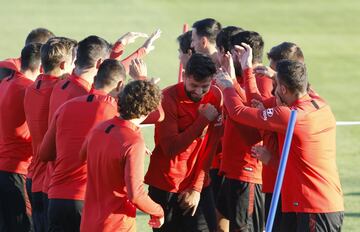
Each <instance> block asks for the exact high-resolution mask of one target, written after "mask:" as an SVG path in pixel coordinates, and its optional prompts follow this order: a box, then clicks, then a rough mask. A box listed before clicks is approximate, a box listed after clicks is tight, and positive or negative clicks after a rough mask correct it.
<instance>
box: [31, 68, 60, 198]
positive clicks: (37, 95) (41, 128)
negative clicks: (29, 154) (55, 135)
mask: <svg viewBox="0 0 360 232" xmlns="http://www.w3.org/2000/svg"><path fill="white" fill-rule="evenodd" d="M58 81H60V79H59V78H57V77H54V76H49V75H45V74H40V75H39V76H38V78H37V79H36V80H35V83H33V84H32V85H31V86H29V87H28V88H27V89H26V93H25V99H24V110H25V116H26V121H27V124H28V126H29V130H30V134H31V138H32V147H33V153H34V157H33V159H32V161H31V164H30V166H32V167H33V170H32V176H31V177H32V187H31V188H32V192H41V191H42V186H43V182H44V178H45V173H46V166H47V164H46V162H42V161H40V159H39V155H38V152H39V148H40V145H41V142H42V140H43V138H44V135H45V133H46V131H47V129H48V116H49V103H50V95H51V92H52V90H53V87H54V85H55V84H56V83H57V82H58ZM29 169H30V168H29ZM29 171H30V170H29Z"/></svg>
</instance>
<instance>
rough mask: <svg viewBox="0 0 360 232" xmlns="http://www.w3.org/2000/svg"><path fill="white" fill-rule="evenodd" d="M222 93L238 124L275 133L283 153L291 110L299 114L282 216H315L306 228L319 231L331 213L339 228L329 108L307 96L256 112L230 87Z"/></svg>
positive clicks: (274, 163) (333, 132)
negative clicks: (322, 221)
mask: <svg viewBox="0 0 360 232" xmlns="http://www.w3.org/2000/svg"><path fill="white" fill-rule="evenodd" d="M248 73H249V76H248V78H252V79H253V76H252V75H251V73H252V70H250V71H249V72H248ZM252 83H254V81H253V80H252ZM223 93H224V102H225V106H226V107H227V109H228V112H229V116H230V117H231V118H232V119H233V120H234V121H236V122H238V123H240V124H244V125H252V126H255V127H257V128H259V129H263V130H269V131H274V132H276V133H277V134H278V141H279V150H282V146H283V142H284V138H285V132H286V127H287V121H288V119H289V115H290V110H291V109H296V110H297V111H298V114H297V120H296V124H295V129H294V135H293V140H292V144H291V148H290V153H289V158H288V163H287V168H286V171H285V177H284V182H283V187H282V193H281V194H282V196H281V198H282V211H283V212H285V213H295V214H298V215H299V216H300V218H303V217H309V215H310V217H314V218H313V219H314V220H308V221H310V222H311V223H309V224H308V225H305V226H307V227H312V226H314V225H316V226H317V227H318V226H320V227H322V226H323V225H321V223H319V222H320V221H318V220H317V219H319V218H323V217H322V215H327V214H329V215H330V214H335V215H336V217H337V218H338V219H339V220H329V221H328V223H329V225H330V226H333V227H334V228H335V227H337V229H339V228H340V227H341V224H342V220H340V218H342V215H343V213H342V211H343V210H344V206H343V197H342V190H341V186H340V180H339V176H338V172H337V167H336V148H335V144H336V141H335V137H336V123H335V118H334V116H333V114H332V112H331V109H330V107H329V106H328V105H327V103H326V102H325V101H323V100H322V99H321V98H320V97H311V96H309V95H305V96H304V97H302V98H300V99H298V100H297V101H295V102H294V103H293V104H292V105H291V106H290V107H284V106H276V107H274V108H269V109H265V110H259V109H255V108H249V107H246V106H244V104H243V103H242V101H241V99H240V98H239V96H238V95H237V93H236V92H235V91H234V89H232V88H227V89H225V90H224V91H223ZM277 164H278V160H277V159H276V158H274V159H271V160H270V163H269V165H270V166H275V167H276V166H277ZM311 215H314V216H311ZM329 215H328V216H329ZM305 221H306V220H305ZM297 222H298V224H297V226H298V228H304V225H303V224H301V223H300V221H299V220H297ZM339 222H340V224H336V223H339ZM299 223H300V224H299ZM314 223H315V224H314ZM334 223H335V224H336V225H335V224H334Z"/></svg>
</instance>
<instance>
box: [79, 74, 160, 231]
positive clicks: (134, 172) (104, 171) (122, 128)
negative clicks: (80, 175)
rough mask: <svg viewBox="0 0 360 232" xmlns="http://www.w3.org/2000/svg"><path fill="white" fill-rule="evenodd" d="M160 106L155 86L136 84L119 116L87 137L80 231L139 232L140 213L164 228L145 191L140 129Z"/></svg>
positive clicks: (126, 95)
mask: <svg viewBox="0 0 360 232" xmlns="http://www.w3.org/2000/svg"><path fill="white" fill-rule="evenodd" d="M159 103H160V90H159V88H158V87H157V86H156V85H154V84H152V83H150V82H148V81H133V82H131V83H129V84H128V85H127V86H126V87H125V89H124V90H123V92H122V93H121V94H120V95H119V98H118V106H119V108H118V109H119V113H120V116H116V117H113V118H112V119H110V120H107V121H105V122H103V123H101V124H99V125H98V126H96V127H95V128H94V129H93V130H91V131H90V132H89V134H88V136H87V138H86V140H85V142H84V144H83V147H82V149H81V151H80V157H81V159H82V160H83V161H85V159H86V160H87V168H88V180H87V188H86V197H85V206H84V210H83V217H82V221H81V231H87V232H88V231H94V232H95V231H135V230H136V224H135V216H136V208H138V209H140V210H141V211H143V212H144V213H147V214H150V215H151V218H152V219H151V220H150V221H149V225H150V226H152V227H159V226H160V225H161V221H162V219H161V218H163V216H164V212H163V210H162V208H161V206H160V205H158V204H156V203H155V202H154V201H153V200H151V198H150V197H149V196H148V194H147V192H146V191H145V189H144V183H143V177H144V176H143V169H144V160H145V142H144V139H143V137H142V134H141V130H140V128H139V124H140V123H141V122H142V121H143V120H144V119H145V116H147V115H148V114H149V113H150V112H151V111H153V110H154V109H156V107H157V106H158V105H159ZM99 141H102V143H100V144H99ZM94 209H97V210H94ZM159 222H160V224H158V223H159Z"/></svg>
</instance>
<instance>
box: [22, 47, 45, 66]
mask: <svg viewBox="0 0 360 232" xmlns="http://www.w3.org/2000/svg"><path fill="white" fill-rule="evenodd" d="M40 48H41V44H40V43H31V44H28V45H26V46H25V47H24V48H23V49H22V50H21V69H22V70H24V71H25V70H31V71H32V72H34V71H36V69H38V68H39V67H40Z"/></svg>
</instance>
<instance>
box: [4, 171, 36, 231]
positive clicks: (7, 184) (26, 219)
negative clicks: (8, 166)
mask: <svg viewBox="0 0 360 232" xmlns="http://www.w3.org/2000/svg"><path fill="white" fill-rule="evenodd" d="M0 231H19V232H21V231H26V232H28V231H32V227H31V207H30V202H29V199H28V196H27V194H26V190H25V175H22V174H17V173H10V172H4V171H0Z"/></svg>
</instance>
